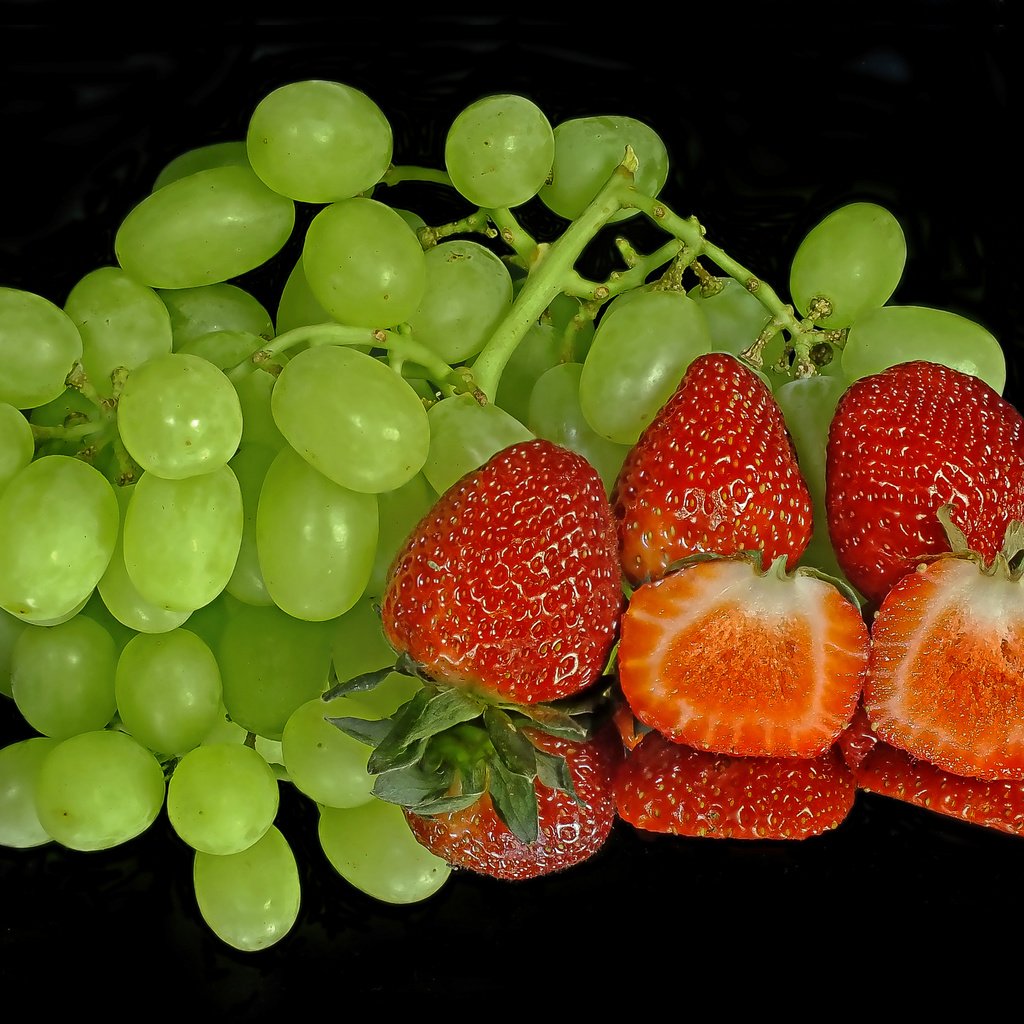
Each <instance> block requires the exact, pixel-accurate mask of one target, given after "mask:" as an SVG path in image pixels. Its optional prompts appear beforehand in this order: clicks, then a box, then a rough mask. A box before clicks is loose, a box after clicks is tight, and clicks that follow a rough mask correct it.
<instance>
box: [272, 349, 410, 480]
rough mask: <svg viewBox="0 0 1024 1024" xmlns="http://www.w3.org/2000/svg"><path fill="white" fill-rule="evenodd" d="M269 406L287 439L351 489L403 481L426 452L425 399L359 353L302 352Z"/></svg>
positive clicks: (285, 373)
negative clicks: (421, 398) (423, 400)
mask: <svg viewBox="0 0 1024 1024" xmlns="http://www.w3.org/2000/svg"><path fill="white" fill-rule="evenodd" d="M271 409H272V411H273V414H274V421H275V422H276V423H277V426H278V428H279V429H280V431H281V433H282V434H283V435H284V437H285V438H286V439H287V440H288V442H289V444H290V445H291V446H292V447H293V448H294V449H295V450H296V451H297V452H298V453H299V454H300V455H301V456H302V457H303V458H304V459H306V461H307V462H309V464H310V465H311V466H313V468H314V469H317V470H319V471H320V472H321V473H323V474H324V476H326V477H328V478H329V479H331V480H333V481H334V482H335V483H336V484H340V485H341V486H342V487H348V488H349V489H351V490H353V491H364V492H367V493H377V492H380V491H390V490H393V489H394V488H396V487H401V486H402V484H404V483H406V482H407V481H408V480H410V479H411V478H412V477H413V476H414V475H415V474H416V473H418V472H419V471H420V470H421V469H422V468H423V463H424V461H425V460H426V457H427V450H428V446H429V444H430V427H429V424H428V421H427V413H426V410H425V409H424V408H423V402H422V401H421V400H420V398H419V396H418V395H417V394H416V392H415V391H413V389H412V388H411V387H410V385H409V383H408V382H407V381H405V380H403V379H402V378H401V377H400V376H399V375H398V374H397V373H395V372H394V370H392V369H391V368H390V367H389V366H387V365H386V364H385V363H383V362H381V361H380V360H378V359H375V358H374V357H373V356H370V355H367V354H366V353H364V352H353V351H351V350H350V349H348V348H345V347H340V346H337V345H321V346H317V347H315V348H310V349H306V351H304V352H299V353H298V354H297V355H296V356H295V357H294V358H293V359H291V360H290V361H289V362H288V363H287V364H286V366H285V368H284V369H283V370H282V371H281V374H280V376H278V378H277V383H276V384H275V385H274V390H273V393H272V395H271Z"/></svg>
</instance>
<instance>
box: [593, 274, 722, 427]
mask: <svg viewBox="0 0 1024 1024" xmlns="http://www.w3.org/2000/svg"><path fill="white" fill-rule="evenodd" d="M623 299H625V300H626V301H624V302H623V301H622V300H623ZM710 351H711V335H710V333H709V330H708V323H707V318H706V317H705V316H704V311H703V309H702V308H701V306H700V305H699V304H698V303H697V302H695V301H694V300H693V299H691V298H689V297H688V296H686V295H685V294H683V293H682V292H674V291H645V292H641V293H638V294H636V295H631V294H630V293H628V292H627V293H625V294H624V295H621V296H619V297H618V298H617V299H614V300H613V301H612V304H611V305H610V306H609V307H608V309H607V310H606V311H605V314H604V316H603V317H602V319H601V321H600V323H599V324H598V326H597V330H596V332H595V333H594V340H593V342H592V343H591V346H590V351H589V352H588V353H587V358H586V361H585V362H584V364H583V373H582V375H581V377H580V407H581V409H582V410H583V415H584V416H585V417H586V420H587V422H588V423H589V424H590V425H591V427H593V429H594V430H595V431H596V432H597V433H598V434H600V435H601V436H602V437H605V438H607V439H608V440H609V441H614V442H616V443H617V444H633V443H635V442H636V440H637V438H639V436H640V434H641V432H642V431H643V429H644V428H645V427H646V426H647V425H648V424H649V423H650V422H651V421H652V420H653V419H654V417H655V416H656V415H657V413H658V410H659V409H660V408H661V407H662V406H663V405H664V404H665V402H667V401H668V399H669V398H670V397H671V395H672V393H673V392H674V391H675V389H676V387H677V386H678V385H679V382H680V380H682V378H683V375H684V374H685V372H686V369H687V367H688V366H689V365H690V363H691V362H692V361H693V360H694V359H696V358H697V356H699V355H703V354H705V353H707V352H710Z"/></svg>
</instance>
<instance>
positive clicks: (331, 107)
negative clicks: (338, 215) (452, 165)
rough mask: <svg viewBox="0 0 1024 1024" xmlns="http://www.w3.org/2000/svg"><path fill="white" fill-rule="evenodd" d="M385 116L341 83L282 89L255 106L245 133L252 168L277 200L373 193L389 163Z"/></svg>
mask: <svg viewBox="0 0 1024 1024" xmlns="http://www.w3.org/2000/svg"><path fill="white" fill-rule="evenodd" d="M392 149H393V139H392V135H391V125H390V124H389V123H388V120H387V118H386V117H385V116H384V112H383V111H382V110H381V109H380V107H379V106H378V105H377V104H376V103H375V102H374V101H373V100H372V99H370V97H369V96H367V95H366V93H364V92H361V91H360V90H359V89H355V88H353V87H352V86H350V85H345V84H343V83H341V82H331V81H322V80H315V79H312V80H307V81H300V82H291V83H289V84H288V85H282V86H280V87H279V88H277V89H275V90H273V92H271V93H269V94H268V95H266V96H265V97H264V98H263V99H262V100H260V102H259V103H258V104H257V105H256V109H255V110H254V111H253V113H252V117H251V118H250V120H249V127H248V131H247V133H246V150H247V152H248V154H249V161H250V162H251V164H252V166H253V169H254V170H255V171H256V173H257V174H258V175H259V176H260V178H261V179H262V180H263V181H264V182H265V183H266V184H267V185H268V186H269V187H270V188H272V189H273V190H274V191H275V192H280V193H281V194H282V195H285V196H288V197H289V198H290V199H295V200H298V201H300V202H305V203H333V202H336V201H337V200H339V199H349V198H351V197H352V196H355V195H358V194H359V193H360V192H365V191H366V190H367V189H369V188H372V187H373V186H374V185H375V184H376V183H377V182H378V181H380V179H381V178H382V177H383V176H384V172H385V171H386V170H387V169H388V166H389V165H390V163H391V154H392Z"/></svg>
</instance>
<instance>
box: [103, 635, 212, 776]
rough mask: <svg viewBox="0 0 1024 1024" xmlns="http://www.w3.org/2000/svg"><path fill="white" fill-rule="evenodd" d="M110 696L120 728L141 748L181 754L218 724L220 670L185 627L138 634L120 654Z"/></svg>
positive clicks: (160, 752)
mask: <svg viewBox="0 0 1024 1024" xmlns="http://www.w3.org/2000/svg"><path fill="white" fill-rule="evenodd" d="M114 696H115V697H116V699H117V711H118V714H119V715H120V716H121V723H122V725H123V726H124V728H125V729H126V730H127V731H128V732H129V733H131V734H132V735H133V736H134V737H135V738H136V739H137V740H138V741H139V742H140V743H141V744H142V745H143V746H144V747H148V748H149V749H150V750H152V751H154V752H155V753H158V754H161V755H164V756H168V755H173V756H176V755H179V754H184V753H185V752H186V751H189V750H191V749H192V748H193V747H197V746H199V744H200V743H201V742H202V741H203V738H204V737H206V736H207V735H209V733H210V731H211V730H212V729H213V727H214V725H216V723H217V715H218V713H219V711H220V708H221V681H220V668H219V667H218V665H217V659H216V658H215V657H214V656H213V652H212V651H211V650H210V648H209V646H208V645H207V644H206V642H205V641H204V640H202V639H201V638H200V637H198V636H196V634H195V633H192V632H191V631H189V630H187V629H173V630H170V631H169V632H167V633H160V634H148V633H140V634H138V635H137V636H136V637H135V638H134V639H132V640H130V641H129V642H128V643H127V645H126V646H125V648H124V650H123V651H121V656H120V658H119V659H118V661H117V668H116V671H115V676H114Z"/></svg>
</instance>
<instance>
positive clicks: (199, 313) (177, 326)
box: [157, 282, 274, 351]
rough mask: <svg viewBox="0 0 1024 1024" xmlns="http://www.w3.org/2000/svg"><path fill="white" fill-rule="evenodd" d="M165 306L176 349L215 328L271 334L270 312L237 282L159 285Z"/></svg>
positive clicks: (261, 335) (272, 335)
mask: <svg viewBox="0 0 1024 1024" xmlns="http://www.w3.org/2000/svg"><path fill="white" fill-rule="evenodd" d="M157 295H159V296H160V299H161V301H162V302H163V304H164V305H165V306H166V307H167V312H168V315H169V316H170V320H171V335H172V339H173V346H174V349H175V351H177V350H178V349H180V348H182V347H184V346H185V345H187V344H188V343H189V342H191V341H194V340H195V339H196V338H199V337H202V336H203V335H205V334H212V333H213V332H214V331H245V332H247V333H249V334H255V335H256V336H257V337H260V338H266V339H267V340H269V339H271V338H273V337H274V324H273V321H272V320H271V318H270V314H269V313H268V312H267V310H266V309H265V308H264V306H263V304H262V303H261V302H260V301H259V299H257V298H256V297H255V296H254V295H251V294H250V293H249V292H247V291H246V290H245V289H244V288H239V287H238V285H235V284H228V283H227V282H222V283H220V284H207V285H199V286H197V287H195V288H178V289H159V290H158V291H157Z"/></svg>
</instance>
